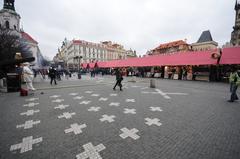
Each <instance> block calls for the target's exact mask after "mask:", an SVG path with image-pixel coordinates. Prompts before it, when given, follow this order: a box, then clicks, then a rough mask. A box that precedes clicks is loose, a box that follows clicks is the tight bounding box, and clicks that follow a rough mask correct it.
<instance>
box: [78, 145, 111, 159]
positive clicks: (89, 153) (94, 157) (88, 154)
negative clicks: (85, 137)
mask: <svg viewBox="0 0 240 159" xmlns="http://www.w3.org/2000/svg"><path fill="white" fill-rule="evenodd" d="M83 148H84V152H82V153H80V154H78V155H76V157H77V159H88V158H89V159H102V157H101V156H100V154H99V152H101V151H103V150H104V149H106V147H105V146H104V145H103V144H99V145H97V146H93V144H92V143H87V144H85V145H83Z"/></svg>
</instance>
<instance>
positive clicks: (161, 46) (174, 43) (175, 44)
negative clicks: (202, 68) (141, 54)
mask: <svg viewBox="0 0 240 159" xmlns="http://www.w3.org/2000/svg"><path fill="white" fill-rule="evenodd" d="M180 45H188V44H187V43H186V42H185V41H183V40H178V41H173V42H169V43H165V44H160V45H159V46H158V47H157V48H155V49H154V50H158V49H165V48H170V47H175V46H180Z"/></svg>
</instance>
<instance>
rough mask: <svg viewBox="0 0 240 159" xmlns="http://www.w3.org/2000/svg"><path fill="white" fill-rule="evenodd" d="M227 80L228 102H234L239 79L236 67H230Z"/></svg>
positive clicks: (239, 82) (236, 97)
mask: <svg viewBox="0 0 240 159" xmlns="http://www.w3.org/2000/svg"><path fill="white" fill-rule="evenodd" d="M229 82H230V92H231V97H230V100H228V102H234V101H235V100H238V96H237V89H238V86H239V85H240V79H239V76H238V72H237V69H236V68H233V69H232V72H231V73H230V76H229Z"/></svg>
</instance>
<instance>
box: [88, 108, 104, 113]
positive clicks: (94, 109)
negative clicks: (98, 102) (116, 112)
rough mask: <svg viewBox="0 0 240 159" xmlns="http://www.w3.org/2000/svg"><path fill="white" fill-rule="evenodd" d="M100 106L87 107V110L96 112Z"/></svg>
mask: <svg viewBox="0 0 240 159" xmlns="http://www.w3.org/2000/svg"><path fill="white" fill-rule="evenodd" d="M100 109H101V108H100V107H91V108H89V109H88V111H89V112H98V111H99V110H100Z"/></svg>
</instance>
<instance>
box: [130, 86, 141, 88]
mask: <svg viewBox="0 0 240 159" xmlns="http://www.w3.org/2000/svg"><path fill="white" fill-rule="evenodd" d="M131 87H132V88H140V87H141V86H131Z"/></svg>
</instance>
